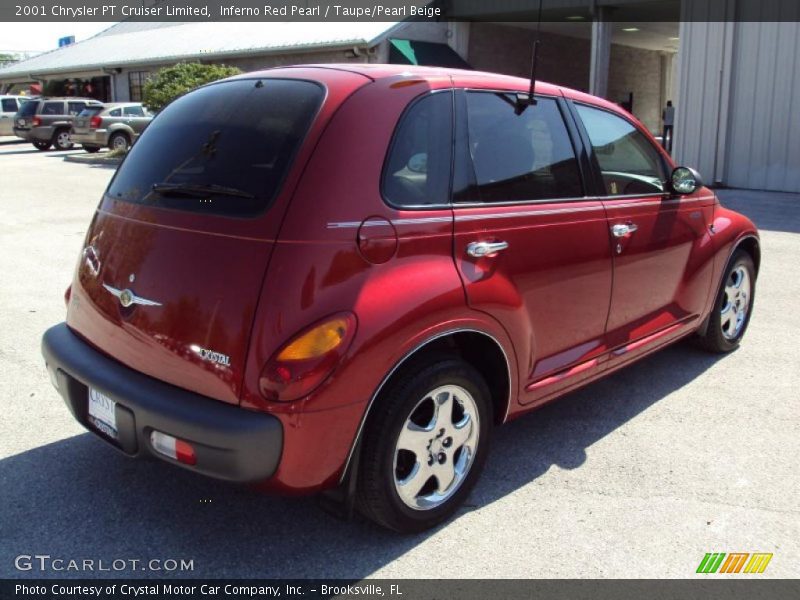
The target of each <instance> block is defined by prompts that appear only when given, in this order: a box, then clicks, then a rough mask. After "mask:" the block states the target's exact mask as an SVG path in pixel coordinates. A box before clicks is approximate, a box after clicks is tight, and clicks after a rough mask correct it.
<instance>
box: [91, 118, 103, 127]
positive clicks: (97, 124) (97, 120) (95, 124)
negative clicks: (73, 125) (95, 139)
mask: <svg viewBox="0 0 800 600" xmlns="http://www.w3.org/2000/svg"><path fill="white" fill-rule="evenodd" d="M102 122H103V118H102V117H99V116H97V115H95V116H93V117H92V118H91V119H89V127H91V128H92V129H97V128H99V127H100V124H101V123H102Z"/></svg>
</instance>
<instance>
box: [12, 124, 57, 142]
mask: <svg viewBox="0 0 800 600" xmlns="http://www.w3.org/2000/svg"><path fill="white" fill-rule="evenodd" d="M14 135H16V136H17V137H20V138H22V139H23V140H25V141H26V142H49V141H50V140H51V139H53V128H52V127H47V126H42V127H32V128H31V129H17V128H16V127H15V128H14Z"/></svg>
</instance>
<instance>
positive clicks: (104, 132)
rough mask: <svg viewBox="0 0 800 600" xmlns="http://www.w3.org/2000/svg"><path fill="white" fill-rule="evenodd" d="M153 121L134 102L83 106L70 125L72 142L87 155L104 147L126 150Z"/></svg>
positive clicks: (141, 107)
mask: <svg viewBox="0 0 800 600" xmlns="http://www.w3.org/2000/svg"><path fill="white" fill-rule="evenodd" d="M152 120H153V115H151V114H150V113H148V112H147V109H146V108H144V106H142V105H141V104H140V103H138V102H125V103H122V102H120V103H114V104H105V105H101V106H87V107H86V108H85V109H84V110H83V112H81V114H79V115H78V116H77V118H76V119H75V122H74V123H73V124H72V134H71V137H72V141H73V142H75V143H76V144H81V145H82V146H83V149H84V150H86V151H87V152H97V151H98V150H100V148H102V147H104V146H108V147H109V148H111V149H112V150H126V151H127V150H128V148H130V147H131V144H133V142H134V141H136V138H137V137H139V134H141V133H142V131H144V128H145V127H147V125H148V124H149V123H150V121H152Z"/></svg>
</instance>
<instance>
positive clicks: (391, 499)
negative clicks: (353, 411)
mask: <svg viewBox="0 0 800 600" xmlns="http://www.w3.org/2000/svg"><path fill="white" fill-rule="evenodd" d="M490 398H491V396H490V394H489V389H488V387H487V385H486V382H485V381H484V379H483V377H481V375H480V373H478V372H477V371H476V370H475V369H474V368H473V367H472V366H470V365H469V364H468V363H466V362H464V361H463V360H461V359H458V358H449V357H438V358H437V359H435V361H434V362H431V363H429V364H428V365H427V366H425V365H424V364H419V363H417V364H416V368H415V369H406V370H405V371H404V374H402V375H400V376H398V377H397V378H396V379H395V380H393V381H392V382H390V384H389V385H388V386H387V389H386V390H385V391H384V392H383V393H382V394H381V396H380V397H379V398H378V399H377V400H376V406H375V407H373V410H372V411H371V413H370V416H369V419H368V421H367V425H366V428H365V430H364V437H363V440H362V448H361V457H362V458H361V468H360V474H359V478H358V489H357V503H358V508H359V510H360V512H361V513H362V514H363V515H364V516H366V517H367V518H369V519H371V520H372V521H374V522H376V523H378V524H379V525H382V526H384V527H387V528H389V529H393V530H395V531H400V532H404V533H413V532H418V531H423V530H425V529H429V528H431V527H434V526H436V525H438V524H439V523H441V522H442V521H445V520H446V519H447V518H449V517H450V516H451V515H452V514H453V513H454V512H455V511H456V510H457V509H458V507H459V506H460V505H461V504H462V503H463V502H464V500H465V499H466V497H467V496H468V495H469V493H470V491H471V490H472V487H473V486H474V485H475V482H476V481H477V480H478V477H479V476H480V473H481V471H482V470H483V466H484V463H485V462H486V457H487V455H488V453H489V445H490V434H491V426H492V423H491V420H492V410H491V399H490Z"/></svg>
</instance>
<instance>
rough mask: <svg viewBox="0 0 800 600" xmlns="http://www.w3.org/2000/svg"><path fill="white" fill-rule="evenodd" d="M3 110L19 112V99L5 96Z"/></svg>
mask: <svg viewBox="0 0 800 600" xmlns="http://www.w3.org/2000/svg"><path fill="white" fill-rule="evenodd" d="M2 107H3V112H7V113H9V112H13V113H15V112H17V101H16V99H14V98H3V104H2Z"/></svg>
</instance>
